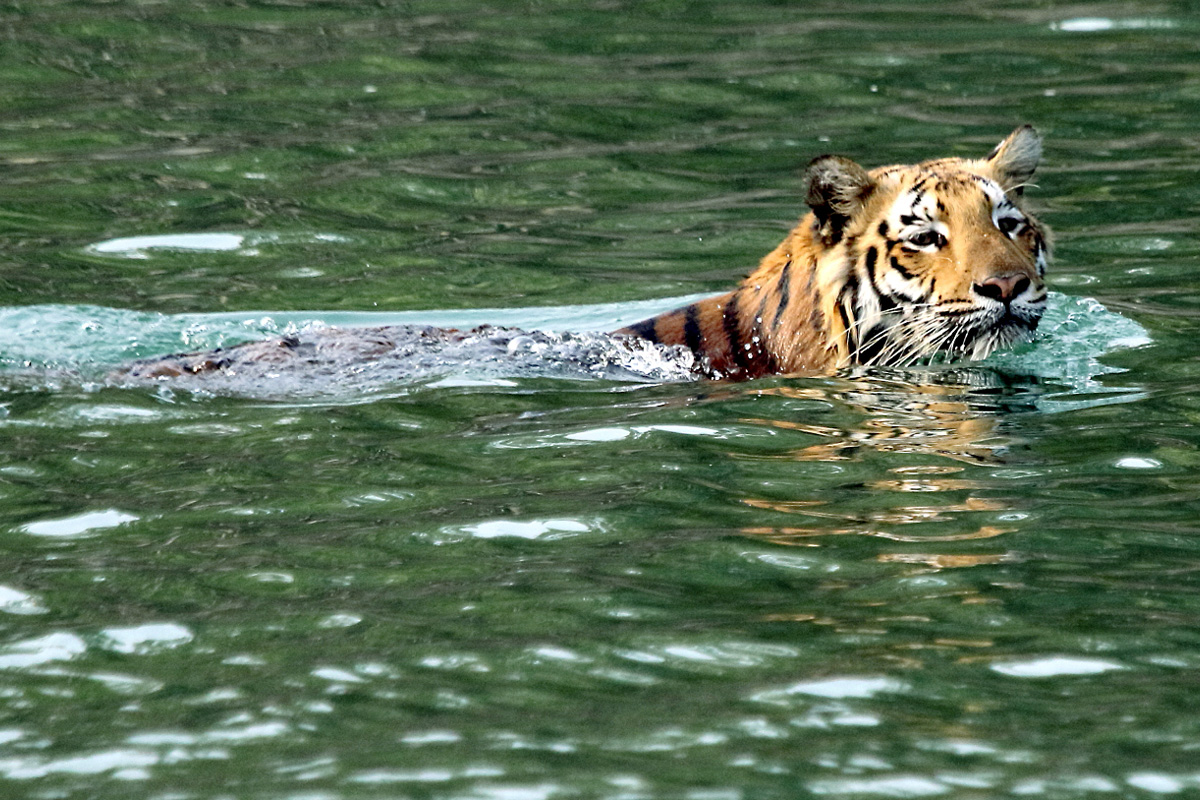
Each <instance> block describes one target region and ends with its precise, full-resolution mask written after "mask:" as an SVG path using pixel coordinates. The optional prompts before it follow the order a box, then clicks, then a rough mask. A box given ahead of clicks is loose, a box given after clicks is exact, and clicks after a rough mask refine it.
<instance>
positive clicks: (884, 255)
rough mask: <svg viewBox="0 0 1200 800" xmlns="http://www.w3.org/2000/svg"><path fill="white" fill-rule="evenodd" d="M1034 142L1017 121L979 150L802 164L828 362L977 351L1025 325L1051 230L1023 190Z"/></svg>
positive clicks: (983, 352) (1022, 334)
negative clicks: (869, 162) (893, 162)
mask: <svg viewBox="0 0 1200 800" xmlns="http://www.w3.org/2000/svg"><path fill="white" fill-rule="evenodd" d="M1041 153H1042V144H1041V138H1040V137H1039V136H1038V134H1037V133H1036V132H1035V131H1034V129H1033V128H1032V127H1030V126H1028V125H1026V126H1023V127H1020V128H1017V129H1016V130H1015V131H1013V132H1012V133H1011V134H1010V135H1009V136H1008V137H1007V138H1006V139H1005V140H1004V141H1002V142H1001V143H1000V144H999V145H997V146H996V148H995V149H994V150H992V152H991V153H990V154H989V155H988V156H987V157H985V158H982V159H962V158H943V159H938V160H934V161H926V162H923V163H920V164H915V165H905V166H888V167H880V168H878V169H873V170H870V171H868V170H866V169H864V168H862V167H860V166H859V165H858V164H856V163H854V162H853V161H851V160H849V159H846V158H842V157H839V156H822V157H820V158H817V159H816V160H814V161H813V162H812V163H811V164H810V165H809V168H808V173H807V180H808V196H807V202H808V205H809V207H810V208H811V209H812V212H813V213H812V216H811V219H810V221H809V225H808V226H807V227H808V231H807V234H808V236H811V239H810V240H809V242H806V244H807V245H808V246H807V248H805V249H808V250H809V252H812V253H814V255H815V259H814V260H815V273H816V283H817V285H818V286H819V287H820V300H819V305H820V307H821V312H822V313H823V315H824V317H825V320H826V324H827V325H830V326H831V327H832V329H833V330H832V331H831V334H832V336H831V338H830V340H828V342H827V345H828V346H829V347H831V348H832V349H834V350H835V351H836V355H837V358H836V361H837V362H839V363H841V364H877V365H886V366H906V365H910V364H915V363H927V362H930V361H934V360H954V359H958V358H975V359H979V358H984V357H985V356H987V355H988V354H989V353H990V352H992V351H993V350H994V349H996V348H997V347H1001V346H1004V345H1007V344H1010V343H1012V342H1014V341H1017V340H1019V339H1022V338H1026V337H1028V336H1029V335H1030V334H1031V333H1032V331H1033V330H1034V329H1035V328H1036V327H1037V324H1038V320H1039V319H1040V318H1041V316H1042V313H1043V311H1045V308H1046V285H1045V281H1044V275H1045V271H1046V262H1047V259H1048V257H1049V241H1048V236H1049V234H1048V231H1047V229H1046V228H1045V227H1043V226H1042V225H1041V224H1040V223H1039V222H1038V221H1037V220H1036V219H1034V218H1033V217H1032V216H1031V215H1030V214H1029V212H1028V211H1026V210H1025V209H1023V208H1022V206H1021V200H1022V192H1023V190H1024V188H1025V186H1026V185H1028V182H1029V180H1030V178H1031V177H1032V176H1033V173H1034V170H1035V169H1036V168H1037V165H1038V162H1039V161H1040V159H1041ZM802 227H803V226H802ZM798 230H799V229H798Z"/></svg>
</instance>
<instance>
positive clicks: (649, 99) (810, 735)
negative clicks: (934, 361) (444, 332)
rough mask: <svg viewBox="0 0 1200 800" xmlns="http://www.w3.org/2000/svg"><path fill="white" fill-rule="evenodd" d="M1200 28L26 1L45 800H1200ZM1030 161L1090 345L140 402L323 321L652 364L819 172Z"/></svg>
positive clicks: (18, 727) (14, 554)
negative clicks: (930, 369) (177, 361)
mask: <svg viewBox="0 0 1200 800" xmlns="http://www.w3.org/2000/svg"><path fill="white" fill-rule="evenodd" d="M1198 37H1200V20H1198V19H1197V17H1196V16H1195V9H1194V7H1193V6H1192V5H1191V4H1187V3H1180V2H1165V3H1123V4H1118V3H1083V4H1078V3H1077V4H1071V5H1066V4H1053V3H1046V2H1036V3H1035V2H1006V3H998V4H970V3H967V4H964V3H949V2H921V3H914V2H903V3H901V2H890V1H882V2H873V3H862V4H849V3H824V2H822V3H808V4H799V3H795V4H789V3H782V2H777V3H766V2H736V3H735V2H728V1H726V2H708V1H707V0H703V1H702V0H696V1H694V2H685V0H661V1H660V2H637V3H634V2H620V0H616V1H614V2H584V3H566V2H556V1H554V0H542V2H528V3H525V2H499V0H493V2H467V1H466V0H438V2H436V3H435V2H426V1H425V0H413V1H412V2H398V1H396V2H392V1H391V0H381V2H377V3H353V2H336V1H332V2H317V1H316V0H311V1H306V0H296V1H295V2H283V1H282V0H280V1H279V2H271V1H270V0H262V1H261V2H256V1H253V0H251V1H250V2H241V3H218V2H191V3H170V2H167V3H153V2H133V0H129V1H127V2H98V1H97V2H84V1H83V0H79V1H77V2H67V1H66V0H42V1H41V2H36V3H34V2H21V3H6V4H3V5H2V6H0V45H2V46H0V101H2V102H0V128H2V135H0V163H2V164H3V179H2V180H0V242H2V244H3V248H2V251H0V252H2V253H3V255H2V257H0V324H2V327H3V330H0V362H2V364H3V367H4V371H3V372H2V373H0V442H2V452H0V548H2V553H3V556H2V558H0V567H2V570H0V796H11V797H30V798H39V799H45V800H57V799H58V798H130V797H139V798H140V797H145V798H161V799H162V800H168V799H169V800H176V799H180V800H185V799H190V798H213V800H217V799H218V798H219V799H221V800H225V799H226V798H239V800H240V799H242V798H255V799H258V798H264V799H265V798H272V799H274V798H294V799H295V800H301V799H303V800H318V799H319V800H336V799H339V798H346V799H347V800H350V799H354V800H358V799H359V798H381V799H382V798H419V799H422V800H423V799H424V798H430V799H431V800H442V799H443V798H445V799H446V800H449V799H450V798H464V799H465V798H489V799H494V800H542V798H545V800H556V798H593V797H594V798H610V799H611V800H618V799H620V800H634V799H635V798H680V799H681V800H726V799H727V798H728V799H731V800H740V799H741V798H746V799H747V800H751V799H753V798H804V797H835V798H877V797H954V798H959V797H962V798H994V797H1007V796H1036V797H1049V798H1076V797H1093V796H1094V797H1157V796H1164V795H1169V796H1180V797H1184V796H1188V797H1190V796H1197V795H1200V713H1197V712H1198V710H1200V709H1198V708H1197V706H1198V703H1197V701H1196V699H1195V697H1196V689H1195V687H1196V685H1197V672H1198V670H1200V527H1198V525H1197V518H1198V515H1200V430H1198V429H1197V427H1196V425H1195V424H1194V421H1196V420H1197V418H1198V417H1200V402H1198V401H1197V400H1196V398H1195V391H1194V386H1195V383H1196V379H1197V376H1198V375H1200V366H1198V362H1197V358H1196V355H1195V354H1196V352H1197V350H1196V346H1195V342H1196V341H1197V339H1198V337H1200V312H1198V309H1200V279H1198V278H1197V277H1196V275H1197V272H1196V270H1195V263H1196V260H1197V255H1198V253H1200V236H1198V233H1200V222H1197V219H1200V184H1198V183H1197V181H1196V180H1195V175H1196V164H1197V163H1198V162H1197V159H1198V158H1200V151H1198V149H1197V142H1200V57H1198V55H1197V49H1196V41H1197V40H1198ZM1024 122H1031V123H1034V124H1035V125H1037V126H1038V127H1039V129H1040V130H1041V131H1042V132H1043V133H1044V134H1045V136H1046V144H1047V154H1046V163H1045V166H1044V168H1043V169H1042V170H1041V172H1040V173H1039V178H1038V183H1039V186H1038V188H1037V189H1036V190H1033V191H1031V195H1032V197H1033V198H1034V201H1035V204H1036V206H1037V207H1038V208H1039V209H1040V212H1041V216H1042V218H1043V219H1044V220H1045V221H1047V222H1048V223H1049V224H1050V225H1052V226H1053V227H1054V228H1055V229H1056V231H1057V260H1056V263H1055V264H1054V267H1053V273H1052V275H1051V277H1050V282H1051V288H1052V289H1053V290H1054V292H1055V294H1054V296H1053V301H1052V313H1053V314H1054V315H1056V316H1054V317H1053V318H1052V321H1053V324H1052V325H1049V326H1045V327H1047V333H1046V334H1045V335H1044V337H1043V339H1042V340H1040V341H1038V342H1036V343H1034V344H1033V345H1031V346H1029V347H1027V348H1025V349H1023V350H1021V351H1020V352H1017V353H1015V354H1009V355H1007V356H1002V357H1000V358H999V359H997V360H996V361H994V362H991V363H989V364H988V365H985V366H984V367H981V368H975V369H972V370H962V371H957V372H956V371H946V372H941V373H937V374H929V375H924V376H914V375H911V374H910V375H900V374H889V373H870V372H868V373H862V374H854V375H845V376H839V377H837V378H830V379H790V380H784V379H768V380H762V381H756V382H751V383H747V384H739V385H728V386H726V385H718V384H705V383H686V382H684V383H667V384H645V383H632V382H618V381H604V380H586V379H583V378H573V379H552V378H545V377H522V376H520V375H517V376H512V375H509V376H504V377H503V378H496V379H488V380H441V381H423V382H417V383H413V384H409V385H392V386H388V387H385V388H384V389H381V390H380V391H378V392H376V393H366V394H363V393H350V394H347V395H346V396H343V397H338V396H323V397H319V398H316V399H313V398H296V399H294V400H291V399H289V398H286V397H285V398H279V397H270V398H262V397H258V398H254V397H250V398H248V397H236V396H226V395H207V394H203V393H201V394H193V393H189V392H180V391H176V392H169V391H154V390H153V389H144V388H141V389H118V388H113V387H106V386H104V385H103V384H102V382H100V381H99V380H98V379H97V376H100V375H102V374H103V372H104V371H105V370H106V369H108V368H111V367H112V366H114V365H116V364H119V363H120V362H121V361H122V360H124V359H127V358H132V357H137V356H141V355H152V354H154V353H158V352H166V351H169V350H179V349H183V348H185V347H188V346H211V345H214V344H219V343H221V342H224V341H231V340H233V339H235V338H247V337H253V336H257V335H263V334H264V333H268V332H270V331H272V330H276V329H278V328H279V327H282V326H286V325H287V324H289V323H304V322H306V321H310V320H317V319H319V320H324V321H326V322H334V323H341V324H347V323H355V322H360V323H364V324H374V323H376V322H379V321H381V320H382V321H388V322H395V321H409V320H423V321H455V320H460V321H466V322H469V323H470V322H476V321H483V320H481V319H479V315H480V313H483V314H484V315H485V316H489V317H490V316H493V315H494V316H495V317H497V319H496V320H495V321H497V322H503V323H507V324H514V323H520V322H528V324H546V325H558V326H562V325H566V326H568V327H571V326H575V327H578V328H580V329H595V328H598V327H604V325H605V321H606V320H610V319H617V318H621V317H622V315H629V314H635V315H636V314H640V313H641V312H642V311H644V310H645V308H646V306H643V305H638V304H639V303H642V302H649V301H656V300H658V299H661V298H668V297H676V296H680V295H690V294H694V293H697V292H709V291H717V290H719V289H723V288H725V287H727V286H729V285H730V284H731V283H732V282H733V281H734V280H736V279H737V278H738V276H740V275H741V274H743V273H744V272H745V271H746V270H747V269H748V268H750V267H752V266H753V265H754V263H755V262H756V260H757V259H758V257H759V256H760V255H761V254H762V253H764V252H766V251H767V250H769V249H770V248H771V247H773V246H774V245H775V243H776V242H777V241H778V240H779V238H780V237H781V236H782V235H783V233H784V232H785V231H786V230H787V228H788V227H789V226H790V225H791V224H792V221H793V220H794V219H795V218H796V216H797V215H798V214H799V213H800V211H801V206H800V197H799V187H798V183H799V178H798V171H799V170H800V169H801V168H802V167H803V165H804V164H805V163H806V162H807V161H808V159H810V158H811V157H813V156H815V155H818V154H820V153H824V152H839V153H846V154H849V155H852V156H854V157H856V158H858V159H860V160H861V161H863V162H865V163H868V164H879V163H885V162H897V161H910V160H915V159H921V158H926V157H932V156H940V155H949V154H954V155H976V154H982V153H986V152H987V149H988V148H990V147H991V145H993V144H994V143H995V142H996V141H998V140H999V139H1000V138H1001V137H1002V136H1003V135H1004V134H1005V133H1007V132H1008V131H1009V130H1011V129H1012V128H1013V127H1014V126H1015V125H1017V124H1020V123H1024ZM192 234H217V235H218V236H217V237H216V238H215V239H214V238H210V239H206V240H205V239H201V240H197V239H195V238H188V237H190V235H192ZM149 236H168V237H175V238H172V239H170V240H169V241H172V242H175V243H176V245H178V243H179V242H181V241H182V242H184V243H185V246H182V247H180V246H176V247H174V248H163V247H154V246H148V245H147V242H146V240H141V244H140V245H139V244H137V243H135V244H133V245H131V244H130V243H129V241H128V240H129V239H131V238H135V237H149ZM178 237H184V238H182V239H181V238H178ZM160 241H161V240H160ZM151 244H152V243H151ZM1096 301H1098V302H1099V303H1101V304H1103V307H1101V306H1099V305H1096ZM1104 308H1106V309H1107V311H1105V310H1104ZM479 309H494V311H487V312H479V311H477V310H479ZM1193 537H1197V538H1193Z"/></svg>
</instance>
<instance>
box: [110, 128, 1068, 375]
mask: <svg viewBox="0 0 1200 800" xmlns="http://www.w3.org/2000/svg"><path fill="white" fill-rule="evenodd" d="M1041 153H1042V143H1041V137H1040V136H1038V134H1037V132H1036V131H1034V129H1033V128H1032V127H1030V126H1028V125H1026V126H1023V127H1020V128H1017V129H1016V130H1015V131H1013V132H1012V133H1011V134H1009V136H1008V137H1007V138H1006V139H1005V140H1004V141H1002V142H1001V143H1000V144H999V145H997V146H996V148H995V149H994V150H992V152H991V153H990V154H989V155H988V156H987V157H986V158H983V159H978V160H971V159H961V158H943V159H938V160H935V161H926V162H923V163H920V164H916V165H913V166H889V167H879V168H877V169H874V170H871V171H867V170H866V169H864V168H863V167H860V166H859V165H858V164H856V163H854V162H853V161H851V160H849V159H847V158H843V157H841V156H821V157H820V158H817V159H815V160H814V161H813V162H812V163H811V164H810V165H809V167H808V170H807V173H806V183H807V193H806V201H807V203H808V206H809V208H810V209H811V210H810V212H809V213H808V214H806V215H805V216H804V217H803V218H802V219H801V220H800V222H799V224H798V225H796V227H795V228H794V229H793V230H792V231H791V233H789V234H788V235H787V238H785V239H784V240H783V242H782V243H780V245H779V246H778V247H776V248H775V249H774V250H773V251H771V253H769V254H768V255H767V256H766V257H765V258H764V259H763V260H762V262H761V263H760V265H759V267H758V269H756V270H755V271H754V272H752V273H751V274H750V276H749V277H748V278H746V280H745V281H743V282H742V284H741V285H740V286H739V287H738V288H737V289H735V290H733V291H732V292H727V293H725V294H722V295H719V296H716V297H710V298H708V299H705V300H700V301H699V302H696V303H693V304H691V305H688V306H685V307H683V308H680V309H677V310H675V311H669V312H667V313H665V314H660V315H659V316H656V317H653V318H651V319H647V320H644V321H642V322H639V323H637V324H634V325H630V326H628V327H625V328H621V329H620V330H618V331H616V332H615V334H616V335H618V337H619V338H622V339H624V340H625V343H626V344H627V345H629V346H632V343H633V342H638V343H639V345H646V344H647V342H646V341H641V340H648V341H649V342H652V343H659V344H664V345H682V346H685V347H687V348H688V349H690V350H691V351H692V352H693V353H694V354H695V356H696V363H697V365H698V371H699V372H700V373H702V374H704V375H706V376H708V377H712V378H717V379H724V380H744V379H748V378H754V377H758V376H762V375H770V374H797V373H804V372H808V373H813V372H828V371H831V370H834V369H839V368H842V367H847V366H853V365H875V366H892V367H904V366H908V365H912V364H917V363H923V362H930V361H934V360H939V359H941V360H947V361H949V360H954V359H960V358H974V359H980V358H984V357H985V356H987V355H988V354H989V353H990V352H992V351H993V350H994V349H996V348H997V347H1001V346H1004V345H1007V344H1010V343H1012V342H1014V341H1016V340H1018V339H1021V338H1023V337H1027V336H1029V335H1030V334H1031V333H1032V332H1033V330H1034V329H1035V328H1036V327H1037V324H1038V320H1039V319H1040V318H1041V316H1042V312H1043V311H1044V310H1045V307H1046V286H1045V282H1044V280H1043V276H1044V275H1045V271H1046V262H1047V259H1048V257H1049V238H1048V237H1049V232H1048V231H1047V229H1046V228H1045V227H1044V226H1042V225H1041V223H1039V222H1038V221H1037V220H1036V219H1034V218H1033V217H1032V216H1031V215H1030V214H1029V213H1028V212H1027V211H1025V210H1024V209H1023V208H1022V207H1021V199H1022V193H1023V190H1024V188H1025V186H1026V185H1027V184H1028V182H1029V180H1030V178H1032V177H1033V173H1034V170H1035V169H1036V168H1037V166H1038V163H1039V161H1040V160H1041ZM481 330H482V329H481ZM489 330H490V329H489ZM474 333H476V332H470V331H468V332H464V331H457V330H453V329H440V328H427V327H421V326H416V327H414V326H385V327H381V328H369V329H336V328H328V329H322V330H316V331H311V332H308V333H307V334H305V338H304V339H303V340H302V339H301V338H298V337H296V336H285V337H282V338H279V339H274V340H267V341H262V342H248V343H245V344H240V345H235V346H233V347H227V348H218V349H216V350H212V351H208V352H203V353H182V354H175V355H169V356H161V357H158V358H151V359H145V360H141V361H135V362H133V363H132V364H130V365H128V366H127V367H125V368H124V369H122V370H118V372H117V373H115V374H114V376H113V377H114V379H115V380H118V381H121V382H125V381H128V380H130V379H135V380H136V379H150V380H159V379H167V378H173V377H179V376H185V375H194V376H205V375H222V376H230V377H233V376H242V378H243V379H246V380H248V379H249V376H252V375H256V374H259V373H261V378H262V379H263V380H264V381H268V380H270V379H271V376H273V375H276V374H277V372H278V371H279V370H281V369H283V368H284V367H286V366H287V365H292V366H293V367H294V368H295V369H296V370H300V371H303V370H306V369H307V370H310V371H313V372H314V373H322V372H326V373H330V372H336V371H337V370H349V371H351V372H353V371H355V370H356V369H358V367H356V366H355V365H356V364H361V363H363V362H372V361H379V360H384V359H394V360H395V359H399V360H403V359H405V358H409V359H416V360H417V361H418V362H419V360H420V359H419V358H417V357H416V355H415V354H417V353H419V352H424V349H427V348H429V347H434V348H437V347H444V346H451V345H454V344H456V343H459V342H461V341H464V340H467V339H468V338H469V337H471V336H472V335H473V334H474ZM502 333H503V332H502Z"/></svg>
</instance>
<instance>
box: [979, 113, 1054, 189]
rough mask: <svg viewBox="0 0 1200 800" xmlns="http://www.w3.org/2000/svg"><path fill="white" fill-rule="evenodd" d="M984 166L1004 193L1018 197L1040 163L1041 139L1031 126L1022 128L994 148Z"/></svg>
mask: <svg viewBox="0 0 1200 800" xmlns="http://www.w3.org/2000/svg"><path fill="white" fill-rule="evenodd" d="M986 160H987V164H988V166H989V167H991V168H992V172H993V174H994V175H995V176H996V180H998V181H999V182H1000V185H1001V186H1002V187H1003V188H1004V191H1006V192H1012V193H1013V194H1017V195H1019V194H1021V192H1022V191H1023V190H1024V188H1025V184H1026V183H1028V182H1029V179H1030V178H1032V177H1033V173H1034V170H1036V169H1037V167H1038V164H1039V163H1041V160H1042V137H1041V136H1040V135H1039V134H1038V132H1037V131H1035V130H1034V129H1033V126H1032V125H1022V126H1021V127H1019V128H1017V129H1016V130H1015V131H1013V132H1012V133H1010V134H1009V135H1008V137H1007V138H1006V139H1005V140H1004V141H1003V142H1001V143H1000V144H998V145H996V147H995V149H994V150H992V152H991V153H989V154H988V157H987V159H986Z"/></svg>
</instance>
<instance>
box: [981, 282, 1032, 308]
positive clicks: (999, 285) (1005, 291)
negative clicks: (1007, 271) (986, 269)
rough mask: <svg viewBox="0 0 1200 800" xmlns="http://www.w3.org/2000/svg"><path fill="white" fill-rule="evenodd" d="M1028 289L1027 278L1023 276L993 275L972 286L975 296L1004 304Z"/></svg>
mask: <svg viewBox="0 0 1200 800" xmlns="http://www.w3.org/2000/svg"><path fill="white" fill-rule="evenodd" d="M1028 288H1029V278H1027V277H1025V276H1024V275H993V276H991V277H990V278H986V279H985V280H984V281H983V282H982V283H977V284H975V286H974V289H975V293H976V294H979V295H983V296H984V297H987V298H990V299H992V300H998V301H1000V302H1001V303H1005V304H1007V303H1010V302H1011V301H1012V299H1013V298H1014V297H1016V296H1017V295H1019V294H1020V293H1021V292H1023V291H1025V290H1026V289H1028Z"/></svg>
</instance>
